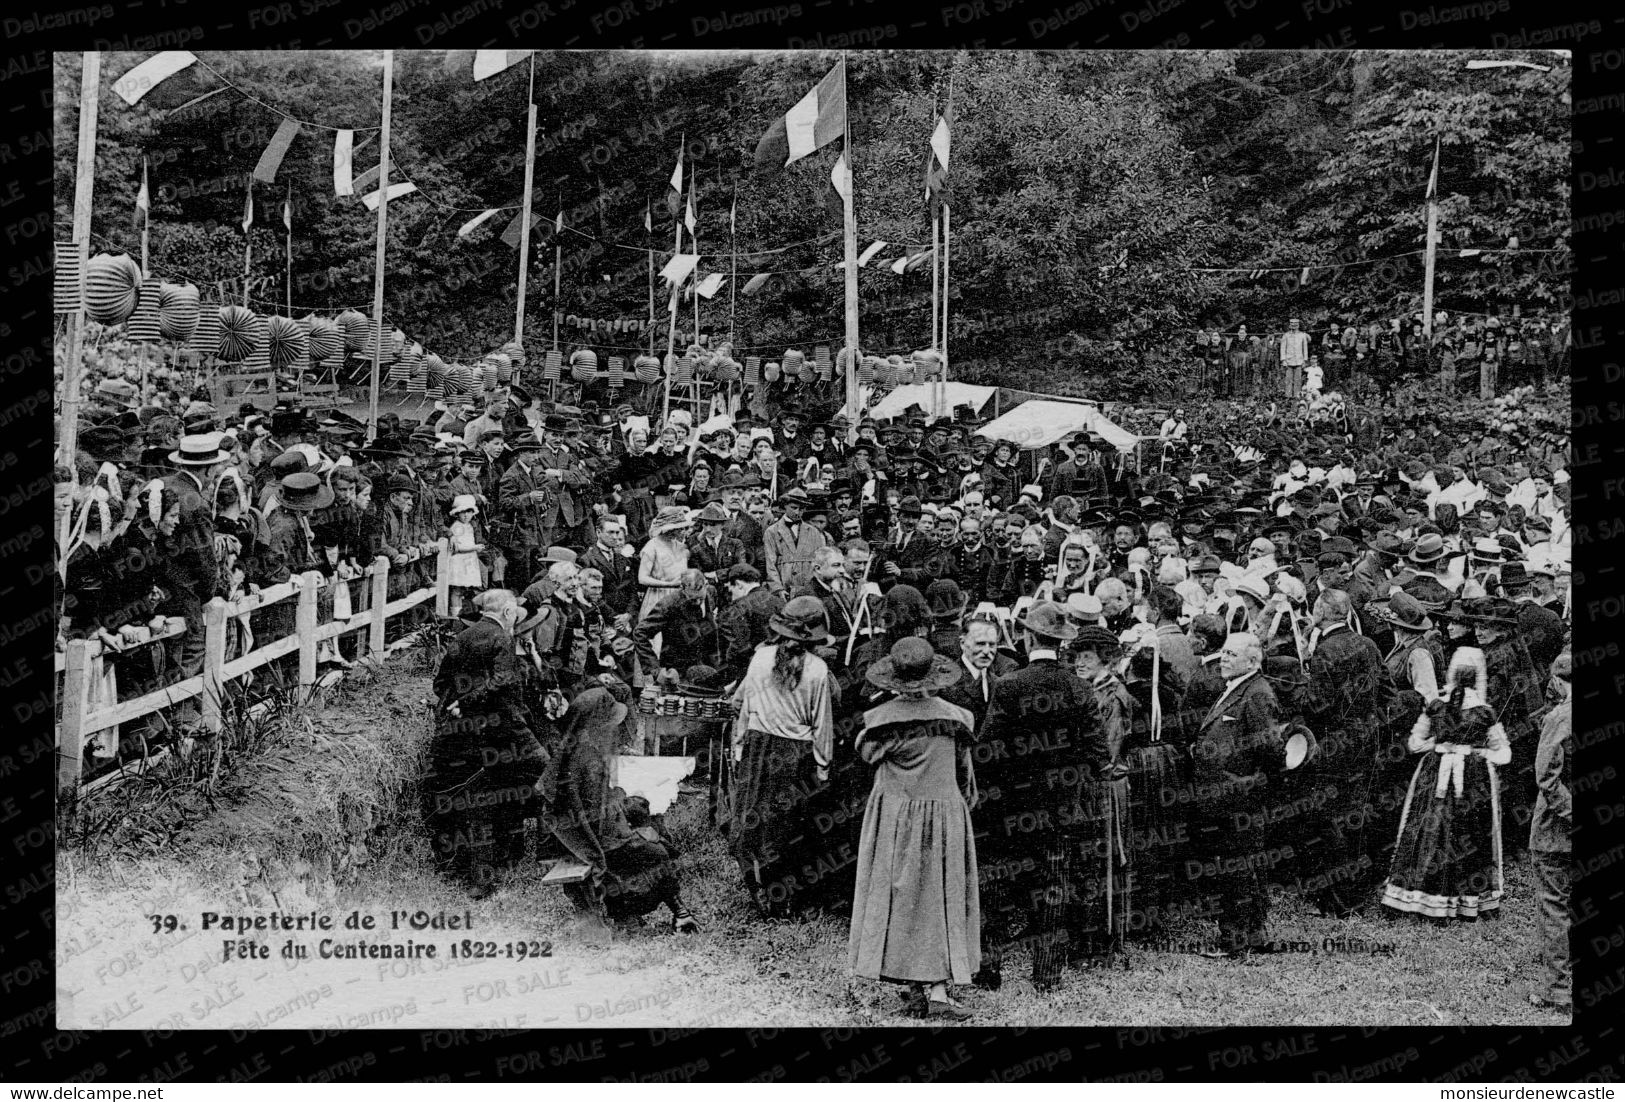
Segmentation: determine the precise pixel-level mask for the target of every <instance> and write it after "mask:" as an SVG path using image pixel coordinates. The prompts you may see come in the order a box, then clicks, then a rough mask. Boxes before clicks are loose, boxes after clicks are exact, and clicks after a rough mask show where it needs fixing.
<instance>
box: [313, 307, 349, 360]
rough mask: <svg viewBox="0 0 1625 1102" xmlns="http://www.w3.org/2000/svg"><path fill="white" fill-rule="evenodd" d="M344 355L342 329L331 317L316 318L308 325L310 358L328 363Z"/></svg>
mask: <svg viewBox="0 0 1625 1102" xmlns="http://www.w3.org/2000/svg"><path fill="white" fill-rule="evenodd" d="M343 356H344V330H343V329H341V328H339V323H338V322H336V321H334V320H333V319H332V318H317V319H316V320H315V321H313V322H312V323H311V327H310V358H311V359H312V360H315V361H316V362H317V363H328V362H330V361H332V360H337V359H341V358H342V357H343Z"/></svg>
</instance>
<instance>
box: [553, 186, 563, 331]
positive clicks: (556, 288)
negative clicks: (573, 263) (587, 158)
mask: <svg viewBox="0 0 1625 1102" xmlns="http://www.w3.org/2000/svg"><path fill="white" fill-rule="evenodd" d="M555 198H556V199H557V200H558V205H559V218H562V217H563V215H564V194H563V193H562V192H560V193H558V194H556V195H555ZM558 222H559V220H558V218H555V219H554V221H553V351H555V352H557V351H559V316H560V315H561V314H562V313H563V312H564V305H563V303H562V302H561V301H560V300H561V298H562V294H563V287H564V235H563V234H561V233H559V231H558Z"/></svg>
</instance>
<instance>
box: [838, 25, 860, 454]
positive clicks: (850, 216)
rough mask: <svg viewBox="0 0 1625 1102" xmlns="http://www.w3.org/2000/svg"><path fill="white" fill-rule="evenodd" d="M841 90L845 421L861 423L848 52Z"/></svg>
mask: <svg viewBox="0 0 1625 1102" xmlns="http://www.w3.org/2000/svg"><path fill="white" fill-rule="evenodd" d="M841 93H842V98H843V99H845V101H846V119H844V120H842V121H843V124H844V129H845V140H844V142H843V147H844V151H845V156H846V187H845V188H844V189H843V194H842V196H841V204H842V211H843V213H844V214H845V216H846V217H845V229H846V347H847V348H848V349H850V350H851V352H850V353H849V354H848V356H847V357H846V372H845V374H846V379H845V383H846V420H847V423H848V424H850V425H856V424H857V423H858V367H857V359H858V215H857V210H856V208H855V207H854V206H853V201H854V193H855V192H856V191H857V179H858V176H857V172H856V171H855V166H854V165H853V162H852V126H851V122H850V121H849V120H850V119H851V118H852V101H851V99H850V98H848V97H847V95H846V54H845V53H844V52H843V53H842V54H841Z"/></svg>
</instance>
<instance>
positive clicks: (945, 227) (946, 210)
mask: <svg viewBox="0 0 1625 1102" xmlns="http://www.w3.org/2000/svg"><path fill="white" fill-rule="evenodd" d="M957 60H958V58H957V55H956V57H955V61H956V62H957ZM953 117H954V73H953V70H952V69H949V70H948V115H947V118H948V125H949V127H952V126H953ZM950 140H952V139H951V136H950ZM952 209H953V208H952V206H951V205H950V204H949V203H947V202H944V203H943V204H942V337H941V340H940V341H939V343H938V345H937V351H939V352H941V353H942V373H941V374H940V375H938V376H937V379H938V381H939V383H940V386H939V387H938V390H939V392H940V393H941V395H942V398H941V399H940V401H941V402H942V403H946V401H947V397H948V253H949V243H948V242H949V227H950V225H951V223H952V217H951V216H952Z"/></svg>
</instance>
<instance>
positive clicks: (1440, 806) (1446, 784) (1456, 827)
mask: <svg viewBox="0 0 1625 1102" xmlns="http://www.w3.org/2000/svg"><path fill="white" fill-rule="evenodd" d="M1486 680H1487V677H1486V674H1485V666H1484V652H1483V651H1481V650H1479V649H1478V648H1477V647H1462V648H1461V649H1460V650H1458V651H1457V652H1456V654H1455V657H1453V658H1452V659H1451V660H1450V672H1449V674H1448V675H1447V676H1446V678H1445V685H1446V688H1445V696H1444V697H1442V698H1439V699H1436V700H1434V701H1433V702H1432V703H1430V704H1429V705H1428V707H1427V709H1426V711H1424V712H1423V713H1422V715H1421V716H1420V717H1419V718H1418V719H1417V721H1416V725H1415V726H1414V727H1412V728H1411V736H1410V743H1409V745H1410V749H1411V752H1412V753H1413V754H1420V755H1422V760H1421V761H1420V762H1419V763H1418V764H1417V766H1416V772H1415V774H1414V775H1413V776H1412V777H1411V785H1410V791H1409V792H1408V793H1407V794H1406V797H1405V808H1404V811H1403V812H1402V813H1401V817H1400V823H1399V840H1398V842H1397V843H1396V844H1395V846H1394V860H1393V864H1392V865H1391V866H1390V868H1389V872H1388V882H1387V883H1386V884H1385V885H1384V886H1383V892H1382V902H1383V904H1384V905H1385V906H1388V907H1391V908H1393V909H1394V910H1396V911H1405V912H1408V913H1411V914H1420V915H1426V916H1428V917H1429V918H1433V919H1440V920H1444V919H1451V918H1460V919H1473V918H1477V917H1479V916H1480V915H1487V914H1490V913H1492V912H1496V911H1499V910H1500V907H1501V894H1502V890H1503V868H1502V860H1501V797H1500V778H1499V777H1498V776H1497V775H1496V768H1497V766H1505V765H1506V764H1507V763H1508V762H1510V761H1511V760H1512V748H1511V746H1510V745H1509V744H1508V742H1507V737H1506V731H1505V730H1504V729H1503V728H1502V726H1501V724H1500V723H1498V722H1496V719H1495V715H1494V713H1493V712H1491V711H1490V709H1489V706H1488V705H1487V704H1486V703H1485V701H1484V693H1485V684H1486Z"/></svg>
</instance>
